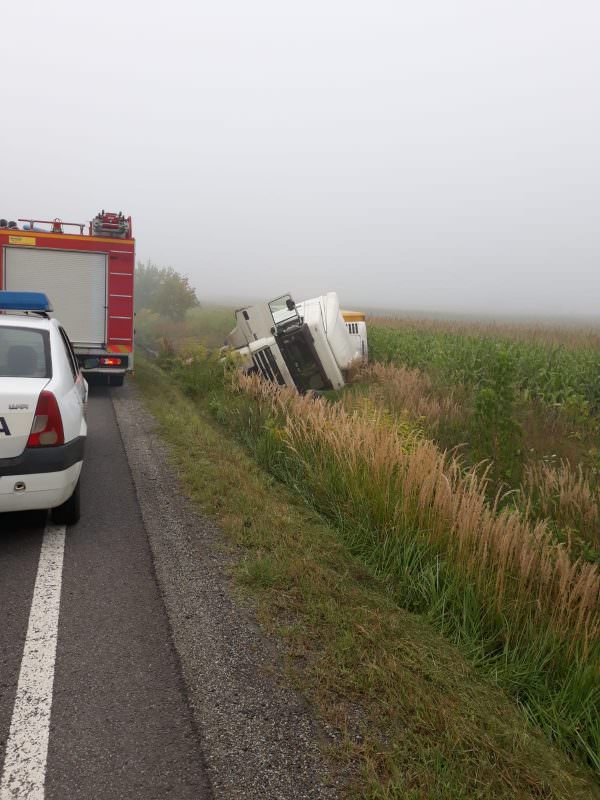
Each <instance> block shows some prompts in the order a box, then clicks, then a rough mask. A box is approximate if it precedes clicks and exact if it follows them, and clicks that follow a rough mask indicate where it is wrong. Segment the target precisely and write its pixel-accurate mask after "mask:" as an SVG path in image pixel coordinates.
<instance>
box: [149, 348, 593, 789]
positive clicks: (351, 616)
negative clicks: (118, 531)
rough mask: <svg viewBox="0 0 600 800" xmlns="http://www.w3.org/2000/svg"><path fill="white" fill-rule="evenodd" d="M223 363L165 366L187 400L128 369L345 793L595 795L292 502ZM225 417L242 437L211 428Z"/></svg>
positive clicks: (499, 694)
mask: <svg viewBox="0 0 600 800" xmlns="http://www.w3.org/2000/svg"><path fill="white" fill-rule="evenodd" d="M220 369H221V368H220V367H219V365H218V364H216V362H214V361H213V362H206V364H205V366H204V367H203V370H202V371H203V373H204V374H203V376H202V377H200V376H199V375H198V374H195V370H187V371H185V370H181V371H180V372H178V373H177V378H178V381H179V382H180V385H181V386H182V387H183V388H184V390H185V392H186V394H187V395H188V396H187V397H186V396H184V394H183V393H182V392H181V391H180V390H179V389H178V388H177V387H176V386H175V385H174V384H173V376H169V377H167V376H165V374H164V373H163V372H162V371H161V370H159V369H158V368H157V367H156V366H154V365H149V364H148V363H147V362H144V361H143V360H142V359H140V361H139V365H138V373H137V378H136V381H137V384H138V386H139V387H140V389H141V390H142V393H143V396H144V398H145V402H146V403H147V404H148V407H149V409H150V410H151V411H152V413H153V414H154V415H155V416H156V418H157V419H158V420H159V423H160V426H161V430H162V432H163V434H164V436H165V438H166V439H167V441H168V442H169V443H170V445H171V448H172V455H173V459H174V461H175V463H176V466H177V468H178V471H179V474H180V475H181V477H182V481H183V483H184V486H185V488H186V490H187V491H188V493H189V494H190V496H191V497H192V498H193V499H194V500H195V501H196V503H197V504H198V506H199V507H200V508H201V510H202V511H203V512H204V513H207V514H209V515H211V516H213V517H215V518H216V519H217V520H218V521H219V523H220V526H221V528H222V529H223V531H224V533H225V535H226V536H227V537H228V539H229V540H230V541H231V542H232V543H234V544H235V545H236V546H237V548H238V549H237V550H236V552H237V553H238V566H237V568H236V570H235V575H236V579H237V581H238V584H239V585H240V586H241V587H243V590H244V591H248V592H251V593H252V595H253V596H254V597H255V598H256V599H257V601H258V604H259V616H260V619H261V621H262V623H263V624H264V626H265V628H266V629H267V630H268V631H269V632H271V633H272V634H273V635H276V636H279V637H281V638H282V640H283V641H284V643H285V646H286V652H287V658H288V671H289V676H290V680H292V681H293V682H294V683H295V684H296V685H297V686H298V687H299V688H300V689H301V690H302V691H303V692H305V693H306V695H307V696H308V697H309V698H310V700H311V702H312V703H313V706H314V708H315V709H316V711H317V712H318V714H319V715H321V716H322V717H323V718H324V719H325V720H326V721H327V722H328V723H329V724H332V725H334V726H335V727H336V728H337V729H338V730H339V731H340V732H341V738H340V741H339V744H338V745H336V746H335V747H334V749H333V753H332V755H333V757H334V759H335V762H336V763H337V764H338V765H339V768H340V771H341V772H342V774H344V771H345V770H347V769H348V768H349V767H351V768H352V770H353V773H354V774H353V779H352V780H351V782H350V785H349V787H348V790H347V793H346V794H347V796H353V797H362V798H372V800H376V799H377V800H392V798H394V799H396V798H403V799H404V798H414V800H416V799H417V798H419V799H420V798H423V799H424V800H425V799H427V800H429V799H431V798H433V799H434V800H437V799H438V798H439V800H442V798H444V800H453V799H454V798H456V799H457V800H458V798H480V799H481V800H488V798H489V799H490V800H491V798H500V799H502V798H507V800H508V798H565V800H566V798H591V797H597V796H598V792H597V790H596V789H595V788H594V785H593V782H592V781H593V779H592V778H591V776H590V775H589V773H586V771H585V770H584V769H582V768H579V767H577V766H576V765H575V764H573V763H571V762H570V761H569V760H568V759H567V758H566V757H565V756H564V755H562V754H561V753H560V752H559V750H558V749H557V748H556V747H555V746H553V745H552V744H551V743H549V742H548V741H547V740H546V739H545V738H543V737H542V736H541V735H540V734H539V732H537V730H536V728H535V726H533V725H531V724H530V723H528V722H527V721H526V719H525V717H524V715H523V713H522V712H521V711H520V710H519V709H518V708H517V706H516V705H515V704H514V703H513V702H512V701H511V700H510V699H509V698H508V696H507V695H506V694H505V693H504V692H503V691H501V690H500V689H498V688H495V687H494V686H492V685H491V684H490V683H489V682H488V681H487V680H485V679H484V678H483V677H482V676H481V675H480V674H479V673H478V672H477V671H476V670H475V669H474V668H473V667H472V666H471V665H469V663H468V662H467V660H466V659H465V658H464V656H463V655H461V653H460V652H459V650H458V649H457V648H455V647H454V646H453V645H452V644H450V643H449V642H448V641H447V640H445V639H444V638H442V637H441V636H440V635H439V634H437V633H436V632H435V631H434V629H433V627H432V626H431V625H430V624H429V623H428V621H427V620H426V619H425V617H424V616H420V615H415V614H411V613H408V612H407V611H406V610H404V609H402V608H401V607H400V606H399V605H398V603H397V602H396V601H395V599H394V594H393V592H391V591H390V583H389V580H388V579H386V577H385V575H384V574H383V570H381V569H376V568H375V565H374V564H368V563H366V560H365V559H364V557H363V558H359V557H357V556H356V555H353V554H352V553H351V552H350V548H349V547H348V545H347V541H346V540H345V539H344V537H343V535H342V532H341V531H340V529H339V527H338V526H336V525H332V524H326V523H325V522H324V521H323V520H322V518H321V517H319V516H316V515H315V514H314V513H313V512H311V511H310V510H309V509H308V507H307V505H306V503H304V502H302V501H301V500H300V499H299V497H298V488H300V487H296V491H290V490H288V489H286V488H285V487H283V486H282V485H281V484H280V483H278V482H275V481H274V479H273V477H271V476H270V475H269V474H267V473H266V472H265V471H263V470H262V469H261V468H260V467H259V466H258V464H257V463H256V461H255V458H253V457H252V456H251V453H252V452H254V454H255V456H258V457H262V458H268V456H269V453H268V452H266V453H262V454H261V452H260V447H261V445H260V440H259V439H256V438H253V436H252V434H251V427H252V426H248V425H247V414H248V413H251V406H250V405H249V404H248V402H247V400H245V399H243V398H242V399H239V398H237V399H236V398H232V397H230V396H229V395H228V394H227V393H226V392H224V391H223V383H222V378H221V377H220V375H219V370H220ZM190 398H191V399H190ZM244 403H245V406H244V405H243V404H244ZM235 415H237V416H238V419H239V420H242V419H244V420H245V421H244V424H243V425H242V426H240V427H239V428H238V429H237V430H238V431H239V436H240V437H241V439H244V438H245V445H244V444H243V443H242V442H241V441H239V440H237V441H236V440H235V439H234V438H232V437H231V436H230V435H228V433H227V431H226V430H224V428H223V427H222V424H223V423H228V424H231V420H232V416H233V417H235ZM244 415H246V416H245V417H244ZM254 423H255V424H256V426H257V427H260V426H261V425H262V421H261V419H260V417H259V415H256V418H255V420H254ZM244 430H245V431H246V434H245V436H244ZM248 445H250V446H251V448H252V450H248V449H247V446H248ZM262 446H263V447H267V448H268V446H269V445H268V443H264V442H263V445H262ZM340 521H343V518H342V517H341V516H340V515H338V522H340ZM363 556H364V554H363ZM378 573H380V574H379V575H378ZM586 776H587V777H586Z"/></svg>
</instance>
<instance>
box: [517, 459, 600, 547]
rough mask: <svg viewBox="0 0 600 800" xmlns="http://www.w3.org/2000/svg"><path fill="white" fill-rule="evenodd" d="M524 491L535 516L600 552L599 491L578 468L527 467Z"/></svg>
mask: <svg viewBox="0 0 600 800" xmlns="http://www.w3.org/2000/svg"><path fill="white" fill-rule="evenodd" d="M523 488H524V493H525V496H526V498H527V500H528V501H529V502H530V503H533V504H534V505H535V506H536V512H537V513H538V514H541V515H543V516H545V517H549V518H551V519H553V520H555V521H556V522H557V523H558V524H559V525H561V526H562V527H563V528H565V529H567V530H569V529H571V530H575V531H577V532H579V533H581V534H582V535H583V536H584V537H585V538H587V539H589V541H591V542H592V543H594V544H595V545H596V547H598V548H600V491H599V490H598V487H597V486H595V485H594V483H593V482H592V480H591V479H590V477H589V476H587V475H586V474H585V472H584V470H583V468H582V466H581V465H580V464H579V465H578V466H577V467H575V468H574V467H572V466H571V465H570V464H569V463H568V462H566V461H561V462H560V463H559V464H558V465H553V464H549V463H547V462H544V461H539V462H535V463H530V464H526V466H525V470H524V476H523Z"/></svg>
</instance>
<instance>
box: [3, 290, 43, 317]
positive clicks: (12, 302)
mask: <svg viewBox="0 0 600 800" xmlns="http://www.w3.org/2000/svg"><path fill="white" fill-rule="evenodd" d="M0 311H31V312H33V313H34V314H47V313H49V312H50V311H52V306H51V305H50V300H48V297H47V295H45V294H44V293H43V292H8V291H0Z"/></svg>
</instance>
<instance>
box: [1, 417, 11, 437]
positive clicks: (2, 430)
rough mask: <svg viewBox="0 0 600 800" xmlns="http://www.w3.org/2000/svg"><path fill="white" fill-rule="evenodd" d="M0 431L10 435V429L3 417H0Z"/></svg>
mask: <svg viewBox="0 0 600 800" xmlns="http://www.w3.org/2000/svg"><path fill="white" fill-rule="evenodd" d="M0 433H3V434H4V435H5V436H10V430H9V428H8V425H7V424H6V420H5V419H4V417H0Z"/></svg>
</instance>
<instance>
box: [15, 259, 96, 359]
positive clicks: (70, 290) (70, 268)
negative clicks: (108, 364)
mask: <svg viewBox="0 0 600 800" xmlns="http://www.w3.org/2000/svg"><path fill="white" fill-rule="evenodd" d="M4 257H5V258H4V264H5V273H4V274H5V281H6V284H5V285H6V288H7V289H13V290H15V291H35V292H45V293H46V294H47V295H48V297H49V298H50V300H51V302H52V307H53V309H54V313H53V316H55V317H56V318H57V319H59V320H60V321H61V323H62V324H63V326H64V328H65V330H66V331H67V334H68V335H69V338H70V339H71V341H72V342H73V344H78V345H90V346H92V347H94V346H102V345H103V344H104V343H105V342H106V273H107V263H108V262H107V255H106V254H105V253H77V252H71V251H66V250H44V249H41V248H40V249H38V248H33V247H27V248H17V247H7V248H5V251H4Z"/></svg>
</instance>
